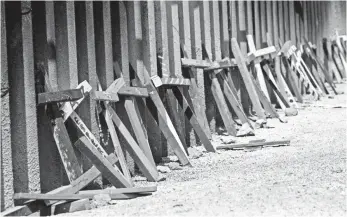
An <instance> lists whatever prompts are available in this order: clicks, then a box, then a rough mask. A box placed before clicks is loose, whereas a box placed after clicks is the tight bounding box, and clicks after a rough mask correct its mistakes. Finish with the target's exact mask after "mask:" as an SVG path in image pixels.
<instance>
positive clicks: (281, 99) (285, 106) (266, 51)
mask: <svg viewBox="0 0 347 217" xmlns="http://www.w3.org/2000/svg"><path fill="white" fill-rule="evenodd" d="M247 39H248V44H249V47H250V48H252V49H250V50H251V52H252V53H254V55H255V56H256V59H255V60H254V61H253V64H254V68H255V70H256V72H257V76H259V77H257V78H258V82H259V85H260V84H261V82H264V84H263V85H265V80H264V77H265V78H266V80H267V81H268V83H269V84H270V86H271V88H272V89H273V90H274V92H275V96H276V99H277V101H278V103H279V105H280V106H281V108H282V110H283V111H284V113H285V115H286V116H292V115H296V114H297V110H296V108H295V107H297V104H296V102H295V100H294V98H293V96H292V95H291V92H290V90H289V88H288V86H287V84H286V82H285V81H284V79H283V77H282V74H281V73H280V72H277V74H276V75H277V81H278V84H280V85H279V86H280V87H282V88H279V87H278V85H277V82H276V81H275V79H274V76H273V70H272V67H271V66H270V61H272V59H273V58H274V57H275V56H276V54H277V50H276V48H275V47H274V46H269V47H267V48H263V49H261V50H255V46H254V42H253V37H252V36H251V35H248V36H247ZM260 62H261V63H262V66H260ZM262 68H263V69H264V72H265V73H264V74H263V71H262ZM263 88H264V89H266V91H267V88H266V85H265V86H264V87H263ZM263 92H264V91H263ZM264 93H265V92H264ZM287 97H288V98H287ZM268 100H269V101H270V99H269V98H268ZM289 102H290V104H292V106H290V104H289Z"/></svg>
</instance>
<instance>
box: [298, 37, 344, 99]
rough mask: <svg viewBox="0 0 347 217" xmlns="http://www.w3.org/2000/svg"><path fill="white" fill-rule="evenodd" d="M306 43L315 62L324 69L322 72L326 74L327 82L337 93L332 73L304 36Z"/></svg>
mask: <svg viewBox="0 0 347 217" xmlns="http://www.w3.org/2000/svg"><path fill="white" fill-rule="evenodd" d="M304 40H305V43H306V45H307V47H308V49H309V50H310V55H311V57H312V58H313V59H314V60H315V62H316V63H317V64H318V66H319V67H320V69H321V70H322V72H323V73H324V75H325V79H326V80H327V82H328V83H329V85H330V87H331V89H332V90H333V91H334V93H335V94H337V91H336V89H335V87H334V85H333V80H332V78H331V77H330V74H329V73H328V71H327V69H326V68H325V67H324V66H323V64H322V62H321V61H320V59H318V57H317V56H316V54H315V52H314V51H313V49H312V47H311V46H310V44H309V42H308V40H307V39H306V38H304Z"/></svg>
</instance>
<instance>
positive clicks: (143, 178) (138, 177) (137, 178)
mask: <svg viewBox="0 0 347 217" xmlns="http://www.w3.org/2000/svg"><path fill="white" fill-rule="evenodd" d="M134 181H135V182H143V181H147V178H146V177H144V176H135V177H134Z"/></svg>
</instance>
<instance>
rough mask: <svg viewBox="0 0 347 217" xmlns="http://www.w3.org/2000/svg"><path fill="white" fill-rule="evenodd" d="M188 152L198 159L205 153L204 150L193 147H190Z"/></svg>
mask: <svg viewBox="0 0 347 217" xmlns="http://www.w3.org/2000/svg"><path fill="white" fill-rule="evenodd" d="M188 154H189V157H190V158H192V159H197V158H199V157H201V156H202V155H203V154H202V151H200V150H198V149H196V148H192V147H189V148H188Z"/></svg>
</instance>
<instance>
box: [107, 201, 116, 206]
mask: <svg viewBox="0 0 347 217" xmlns="http://www.w3.org/2000/svg"><path fill="white" fill-rule="evenodd" d="M108 204H110V205H116V204H117V200H111V201H109V202H108Z"/></svg>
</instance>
